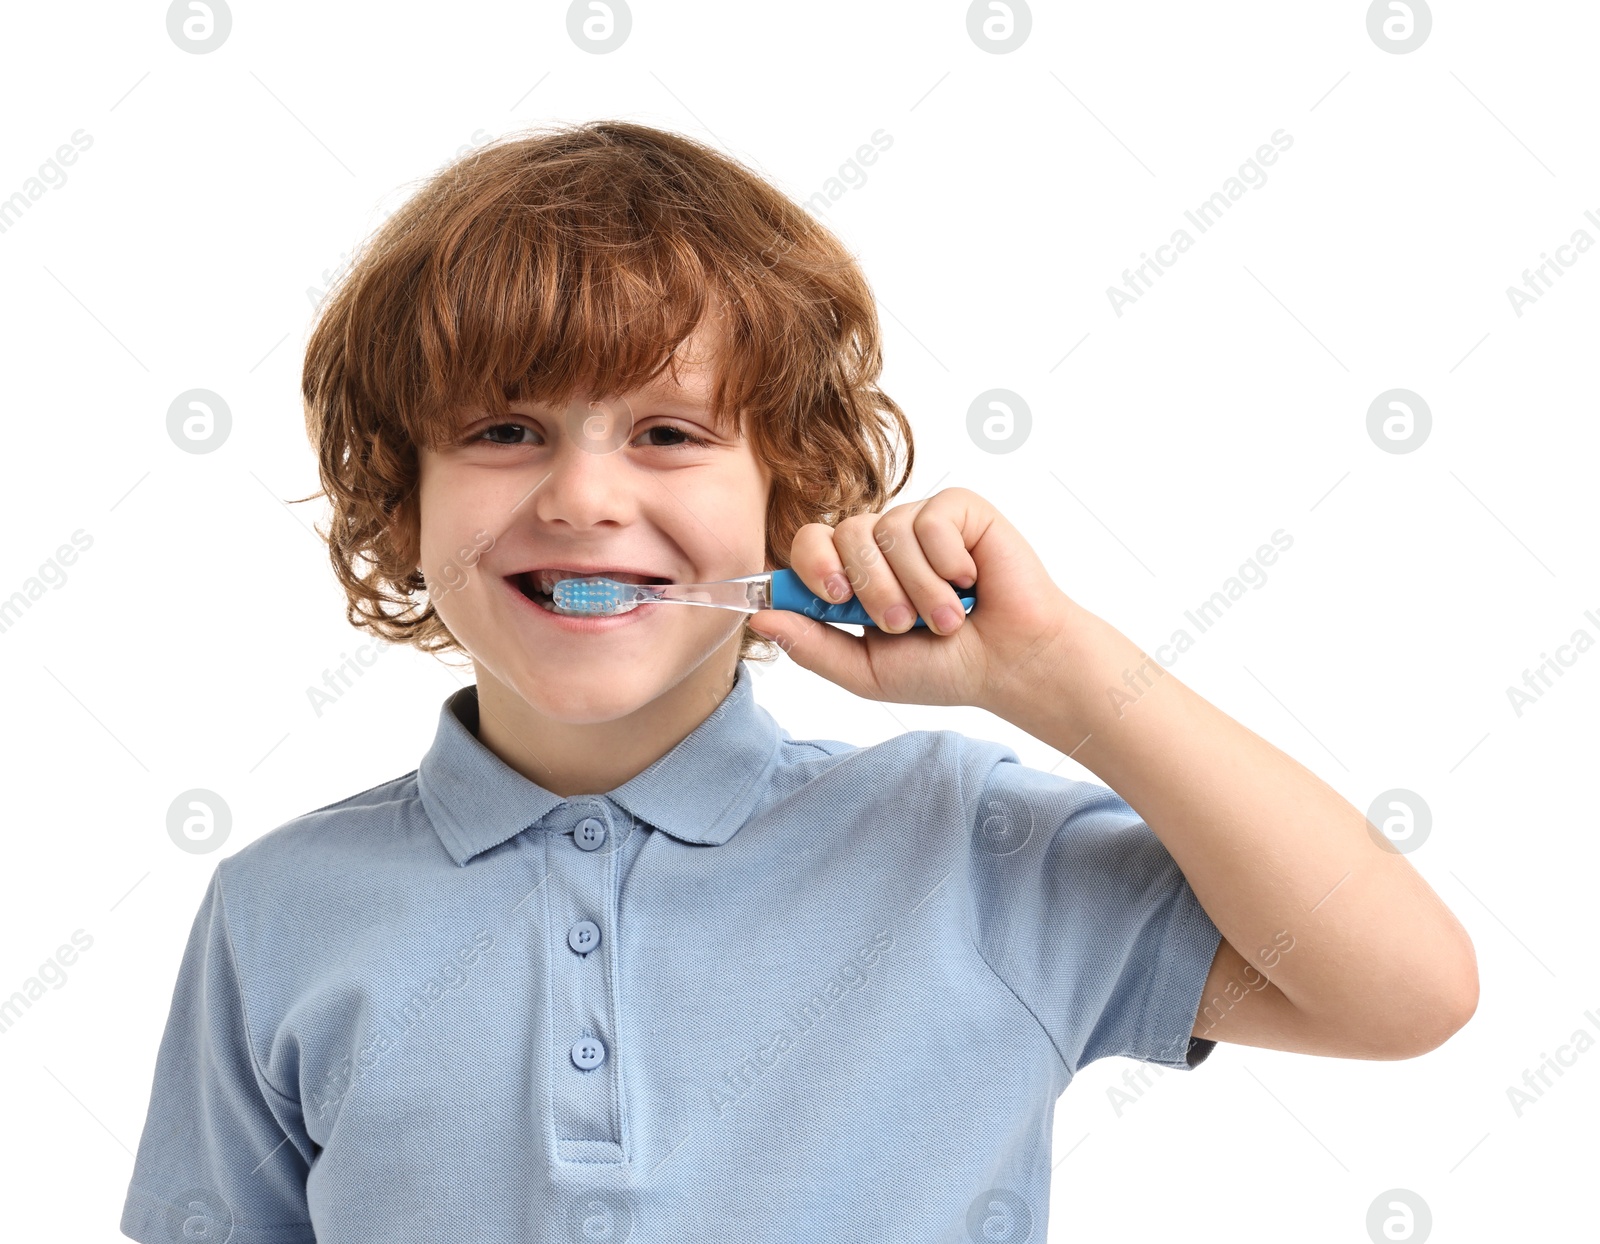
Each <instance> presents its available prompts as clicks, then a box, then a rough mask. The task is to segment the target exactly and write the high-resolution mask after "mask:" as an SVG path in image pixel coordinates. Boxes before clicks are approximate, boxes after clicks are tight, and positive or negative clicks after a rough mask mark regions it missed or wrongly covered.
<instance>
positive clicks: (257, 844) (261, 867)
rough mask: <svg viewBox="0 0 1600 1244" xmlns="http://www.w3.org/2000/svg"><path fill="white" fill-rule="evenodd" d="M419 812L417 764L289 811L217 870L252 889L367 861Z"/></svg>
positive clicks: (301, 879) (401, 832)
mask: <svg viewBox="0 0 1600 1244" xmlns="http://www.w3.org/2000/svg"><path fill="white" fill-rule="evenodd" d="M423 815H424V814H423V812H422V806H421V801H420V799H419V798H418V795H417V770H415V769H411V770H410V771H408V772H406V773H402V774H400V775H399V776H398V777H393V778H389V779H388V780H387V781H383V782H379V783H378V784H377V785H375V786H369V787H367V789H365V790H362V791H357V792H356V793H355V794H353V795H346V796H344V797H343V798H341V799H336V800H334V801H333V802H332V803H326V804H323V805H322V806H321V807H318V808H313V809H311V810H310V811H307V812H301V813H299V814H297V815H295V816H292V817H290V818H289V819H288V820H287V821H284V822H282V823H281V824H279V825H276V826H274V827H273V828H272V829H269V830H268V831H267V832H266V833H264V834H262V835H261V836H260V837H259V838H256V839H255V840H254V841H252V842H250V843H247V844H246V845H245V846H243V847H240V848H239V850H237V851H235V852H234V853H233V854H232V855H230V856H228V857H227V858H225V859H224V860H222V861H221V862H220V863H219V864H218V870H219V872H223V871H225V873H226V876H225V880H227V881H229V882H235V883H236V884H238V887H239V888H240V889H249V890H250V891H252V892H254V893H264V892H266V891H267V890H268V889H269V888H270V886H271V884H272V883H273V882H274V881H281V882H284V883H285V884H288V883H291V882H297V883H301V884H303V883H304V881H305V879H306V878H307V877H309V876H312V875H314V874H315V873H317V872H318V871H324V872H329V871H331V872H339V871H342V870H343V869H344V868H345V867H346V866H354V865H356V864H359V863H360V862H361V861H362V860H365V861H367V862H369V863H370V862H371V861H372V860H373V859H375V858H377V855H376V849H378V848H381V847H384V846H389V847H392V846H393V845H394V842H395V840H396V837H397V835H404V834H405V833H406V830H407V827H408V825H411V824H414V823H415V822H416V820H417V818H418V817H420V816H423Z"/></svg>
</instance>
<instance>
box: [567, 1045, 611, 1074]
mask: <svg viewBox="0 0 1600 1244" xmlns="http://www.w3.org/2000/svg"><path fill="white" fill-rule="evenodd" d="M605 1061H606V1047H605V1043H604V1042H603V1041H600V1040H599V1039H598V1038H596V1037H584V1038H583V1040H581V1041H578V1042H575V1043H574V1044H573V1047H572V1064H573V1066H575V1067H577V1068H579V1069H580V1070H582V1071H588V1070H590V1069H591V1068H594V1067H598V1066H599V1065H600V1064H601V1063H603V1062H605Z"/></svg>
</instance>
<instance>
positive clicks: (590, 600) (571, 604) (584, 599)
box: [550, 579, 638, 616]
mask: <svg viewBox="0 0 1600 1244" xmlns="http://www.w3.org/2000/svg"><path fill="white" fill-rule="evenodd" d="M632 588H633V585H632V584H629V583H618V582H617V581H616V580H615V579H558V580H556V582H555V585H554V586H553V587H552V588H551V591H550V599H551V601H552V603H553V604H554V605H555V607H556V608H557V609H559V610H561V612H563V613H586V614H591V615H602V616H603V615H608V614H613V613H626V612H627V611H628V610H630V609H635V608H637V607H638V601H637V600H635V599H634V595H633V590H632Z"/></svg>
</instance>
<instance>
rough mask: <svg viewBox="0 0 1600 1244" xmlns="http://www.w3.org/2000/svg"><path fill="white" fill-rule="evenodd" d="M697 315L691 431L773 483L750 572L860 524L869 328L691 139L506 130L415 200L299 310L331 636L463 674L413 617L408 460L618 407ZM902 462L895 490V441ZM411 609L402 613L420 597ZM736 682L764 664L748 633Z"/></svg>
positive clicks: (867, 472) (802, 238)
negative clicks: (528, 420) (381, 644)
mask: <svg viewBox="0 0 1600 1244" xmlns="http://www.w3.org/2000/svg"><path fill="white" fill-rule="evenodd" d="M708 314H711V315H714V316H715V317H716V318H718V319H719V321H720V324H719V328H720V330H721V332H720V339H721V342H722V345H721V347H720V349H719V352H718V357H717V359H716V367H715V373H716V374H715V382H714V385H713V387H712V391H711V399H710V410H709V412H708V413H709V417H710V418H711V419H712V421H713V422H714V423H716V424H717V425H718V427H719V428H726V427H729V426H732V424H730V421H731V420H742V423H743V428H744V430H745V433H746V435H747V437H748V439H749V440H750V442H751V446H752V449H753V451H754V453H755V454H756V455H757V457H758V458H759V459H760V460H761V461H762V462H764V463H765V464H766V466H767V467H768V468H769V470H770V471H771V473H772V489H771V494H770V498H769V501H768V506H767V515H766V526H767V534H766V550H767V556H768V558H769V559H770V564H771V565H774V566H786V565H788V564H789V562H788V557H789V550H790V545H791V542H792V541H793V539H794V535H795V533H796V532H797V531H798V530H799V528H800V527H802V526H803V525H804V524H806V523H811V522H823V523H828V524H830V525H836V524H837V523H838V522H840V521H841V520H843V519H845V518H847V517H850V516H851V515H853V514H859V513H866V512H872V511H875V510H878V509H881V508H882V507H883V506H884V504H885V503H886V502H887V501H888V500H889V499H890V498H891V497H893V496H894V495H895V494H896V493H898V492H899V491H900V490H901V488H903V487H904V486H905V482H906V480H907V478H908V477H909V476H910V473H911V465H912V461H913V458H914V454H915V450H914V447H913V445H912V438H911V427H910V424H909V423H908V422H907V420H906V417H905V415H904V413H903V412H902V411H901V409H900V407H899V406H897V405H896V404H895V403H894V401H892V400H891V399H890V398H889V397H888V396H887V395H886V394H884V393H883V392H882V391H881V390H880V389H879V388H878V387H877V384H876V382H877V379H878V376H879V373H880V372H881V370H882V366H883V364H882V353H881V346H880V342H879V336H878V332H879V330H878V320H877V311H876V307H875V305H874V302H873V298H872V294H871V291H870V289H869V287H868V285H867V282H866V279H865V277H864V276H863V275H862V273H861V271H860V269H859V267H858V266H857V264H856V261H855V259H854V258H853V257H852V256H851V255H850V253H849V252H848V251H847V250H846V248H845V247H844V245H843V244H842V243H841V242H840V241H839V240H838V238H836V237H835V236H834V235H833V234H832V233H831V232H830V231H829V230H827V229H826V228H825V227H824V226H823V225H821V224H819V223H818V222H817V221H816V220H814V219H813V218H812V217H811V216H810V215H809V214H808V213H807V212H806V211H805V209H804V208H802V207H800V206H799V205H798V204H796V203H795V202H793V201H792V200H791V199H789V198H787V197H786V196H785V195H783V194H782V193H780V192H779V191H778V190H776V189H775V188H773V187H772V186H771V185H769V184H768V183H767V182H766V181H764V180H763V179H762V178H760V177H759V176H757V175H756V174H755V173H753V172H752V171H750V170H749V169H748V168H746V167H745V166H743V165H742V164H739V163H738V162H736V161H734V160H733V159H731V158H729V157H728V156H726V155H723V154H722V153H720V152H718V151H716V150H714V149H712V148H711V147H708V146H706V145H704V144H702V143H699V142H696V141H695V140H693V139H690V138H686V137H684V136H682V135H678V134H673V133H669V132H666V131H662V130H659V129H654V128H651V127H649V126H645V125H640V124H635V123H631V122H624V121H618V120H600V121H589V122H586V123H582V124H576V125H561V126H549V127H542V128H535V129H532V130H522V131H519V132H516V133H513V134H510V135H507V136H506V137H503V138H501V139H499V140H497V141H494V142H491V143H490V144H488V145H486V146H483V147H480V148H477V149H476V150H473V151H471V152H469V153H468V154H466V155H464V156H462V157H461V158H459V159H457V160H455V161H453V162H452V163H450V164H448V165H446V166H445V167H444V168H443V169H441V170H440V171H438V172H437V173H435V174H434V175H432V176H431V177H429V178H428V179H427V180H426V181H425V182H424V183H423V184H422V186H421V188H420V189H419V190H417V191H416V193H415V194H414V195H413V196H412V197H411V198H409V199H408V200H407V201H406V202H405V203H403V204H402V205H401V206H400V208H399V209H398V210H396V211H395V212H394V214H393V215H392V216H390V217H389V218H388V219H387V220H386V221H384V222H383V224H382V225H381V226H380V227H379V228H378V229H377V230H376V231H375V232H374V233H373V234H372V235H371V236H370V237H369V238H368V239H366V240H365V241H364V242H363V244H362V245H361V246H360V247H359V248H358V249H357V251H356V253H355V255H354V256H353V257H352V259H351V262H350V264H349V266H348V267H347V268H346V269H345V270H344V272H343V273H342V274H341V276H340V277H339V278H338V280H337V281H336V282H335V284H334V286H333V288H332V289H331V290H330V291H329V293H328V295H327V297H326V298H325V299H324V301H323V302H322V304H321V305H320V307H319V309H318V314H317V317H316V321H315V323H314V325H313V326H312V331H311V335H310V338H309V341H308V343H307V346H306V355H305V366H304V369H303V371H302V374H301V395H302V397H303V399H304V403H305V418H306V433H307V435H308V437H309V438H310V441H311V443H312V445H313V446H314V447H315V449H316V452H317V463H318V474H319V477H320V482H321V485H322V489H321V491H320V492H316V493H313V494H311V496H310V497H305V498H301V499H300V500H302V501H309V500H313V499H315V498H317V497H327V498H328V499H329V501H330V504H331V509H332V519H331V523H330V525H329V529H328V531H327V532H326V533H325V534H323V533H320V532H319V534H323V538H324V539H325V540H326V541H327V544H328V554H329V558H330V560H331V561H332V563H333V569H334V573H335V575H336V576H337V577H338V580H339V583H340V585H341V586H342V587H343V588H344V591H345V595H346V600H347V608H346V616H347V618H348V619H349V621H350V623H351V625H353V626H355V627H357V628H358V629H362V630H368V631H371V632H373V633H375V634H377V635H379V636H380V637H382V638H383V639H385V640H388V641H389V642H395V643H408V644H411V645H413V646H415V647H417V648H419V649H421V650H422V651H425V652H436V653H438V652H449V651H455V652H464V649H462V647H461V645H460V644H459V643H458V642H457V640H456V639H455V637H454V636H453V635H452V634H451V633H450V631H449V630H448V629H447V628H446V626H445V625H444V622H443V620H442V619H441V618H440V617H439V615H438V613H437V611H436V610H435V609H434V606H433V603H432V601H431V600H430V599H429V598H428V596H427V592H426V588H425V584H424V582H423V578H422V574H421V572H420V571H419V570H418V569H417V560H418V552H419V548H420V527H419V523H420V513H419V510H418V453H419V450H420V449H423V448H428V449H432V448H437V447H439V446H441V445H443V444H444V443H446V441H447V440H448V438H449V436H450V434H451V433H452V431H453V430H454V429H455V427H456V424H455V422H454V420H455V412H457V411H459V410H460V409H462V408H463V407H470V408H474V409H481V410H484V411H486V412H488V413H490V414H495V415H503V414H505V413H507V410H508V404H509V403H511V402H518V401H532V402H539V403H545V404H549V405H551V406H554V407H555V408H557V409H559V408H561V407H562V406H565V405H566V404H568V403H569V402H571V401H572V400H574V398H576V397H579V396H583V397H589V396H604V395H609V394H614V393H622V392H628V391H631V390H632V389H634V388H635V387H638V386H640V385H642V384H644V383H647V382H649V381H650V380H652V379H654V377H655V376H656V375H657V374H658V373H659V372H660V371H661V369H662V367H663V366H665V365H667V364H668V363H672V365H673V372H674V375H676V370H677V364H676V361H675V359H674V352H675V351H676V350H677V349H678V346H679V345H680V344H681V343H682V342H683V340H684V339H685V338H686V337H688V336H689V335H690V334H691V333H693V332H694V331H695V329H696V327H697V326H698V325H699V323H700V321H701V320H702V318H704V317H706V316H707V315H708ZM895 433H898V435H899V437H900V438H901V439H902V440H903V441H904V445H905V461H904V467H903V470H902V472H901V474H900V476H899V478H898V480H896V481H895V482H894V484H893V485H892V486H891V485H890V483H889V479H890V476H891V475H892V474H893V472H894V468H895V462H896V459H897V453H896V446H895V442H894V434H895ZM419 594H420V597H419ZM739 655H740V659H744V658H746V657H751V656H756V657H758V658H759V659H768V658H772V657H775V656H776V655H777V647H776V646H775V645H774V644H772V643H771V642H770V641H768V640H765V639H763V638H762V637H761V636H759V635H757V634H756V633H755V632H754V631H752V630H750V629H749V628H748V627H746V628H745V631H744V636H743V639H742V641H741V646H740V654H739Z"/></svg>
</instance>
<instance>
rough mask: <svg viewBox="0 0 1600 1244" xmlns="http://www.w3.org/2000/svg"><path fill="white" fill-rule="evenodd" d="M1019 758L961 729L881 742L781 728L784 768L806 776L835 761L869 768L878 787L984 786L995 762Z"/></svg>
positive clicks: (918, 733) (905, 734)
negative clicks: (802, 734)
mask: <svg viewBox="0 0 1600 1244" xmlns="http://www.w3.org/2000/svg"><path fill="white" fill-rule="evenodd" d="M1008 761H1009V762H1011V763H1013V764H1015V763H1016V762H1017V753H1016V752H1015V751H1014V750H1013V749H1012V748H1010V747H1009V746H1007V745H1006V744H1004V743H997V742H994V741H992V740H990V739H983V738H976V737H973V736H971V735H966V734H962V733H961V732H960V731H959V730H951V729H941V730H904V731H901V732H900V733H899V734H895V735H891V736H890V737H888V738H886V739H882V740H880V741H879V742H876V743H868V744H858V743H845V742H842V741H840V740H838V739H825V738H807V739H794V738H791V737H790V736H789V733H788V731H783V732H782V733H781V742H780V766H779V767H780V769H782V768H787V769H789V770H790V771H791V772H792V773H793V774H795V775H797V776H799V777H801V778H805V777H809V776H811V775H814V774H815V773H816V772H818V771H820V770H825V769H828V768H831V767H833V766H835V765H849V766H851V767H859V768H862V769H865V770H867V771H868V773H869V774H870V776H871V778H872V779H873V786H874V789H875V790H877V791H880V792H881V791H882V790H883V789H884V788H885V787H892V786H905V787H907V788H915V789H917V790H921V791H926V790H928V789H930V788H936V787H938V786H939V785H940V784H941V781H948V782H949V783H951V784H952V786H955V787H959V788H961V789H963V790H966V789H967V788H969V787H976V786H980V785H981V784H982V782H983V781H984V779H985V778H986V777H987V775H988V774H989V773H990V772H991V771H992V770H993V769H994V767H995V766H996V765H999V764H1002V763H1005V762H1008Z"/></svg>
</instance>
